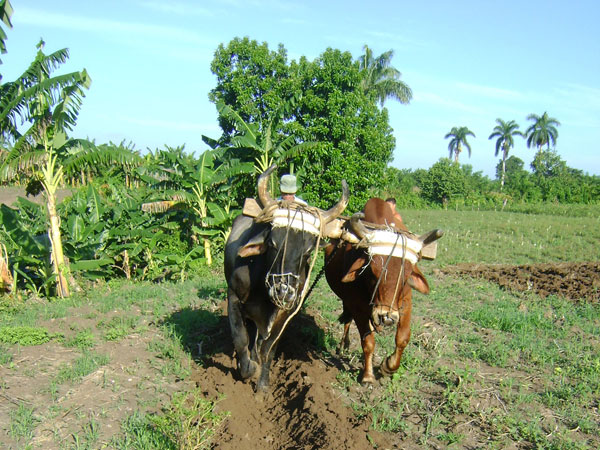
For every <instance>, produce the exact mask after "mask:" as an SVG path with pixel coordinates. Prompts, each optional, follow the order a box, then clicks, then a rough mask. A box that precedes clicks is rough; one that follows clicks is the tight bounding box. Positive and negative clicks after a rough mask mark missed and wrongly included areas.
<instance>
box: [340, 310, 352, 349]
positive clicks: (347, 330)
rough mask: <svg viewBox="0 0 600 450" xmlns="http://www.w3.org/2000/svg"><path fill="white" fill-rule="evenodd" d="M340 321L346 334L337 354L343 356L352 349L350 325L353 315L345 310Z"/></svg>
mask: <svg viewBox="0 0 600 450" xmlns="http://www.w3.org/2000/svg"><path fill="white" fill-rule="evenodd" d="M339 321H340V322H342V323H343V324H344V334H342V339H341V340H340V343H339V344H338V347H337V354H338V355H343V354H344V353H345V352H347V351H348V350H349V349H350V323H351V322H352V315H351V314H350V313H348V312H346V311H345V310H344V312H343V313H342V315H341V316H340V318H339Z"/></svg>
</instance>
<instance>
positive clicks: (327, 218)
mask: <svg viewBox="0 0 600 450" xmlns="http://www.w3.org/2000/svg"><path fill="white" fill-rule="evenodd" d="M349 199H350V190H349V189H348V183H346V180H342V198H341V199H340V201H339V202H337V204H336V205H335V206H333V207H332V208H331V209H328V210H327V211H324V212H323V221H324V222H325V223H326V224H327V223H329V222H331V221H332V220H333V219H335V218H337V217H338V216H339V215H340V214H341V213H342V212H344V209H346V206H348V200H349Z"/></svg>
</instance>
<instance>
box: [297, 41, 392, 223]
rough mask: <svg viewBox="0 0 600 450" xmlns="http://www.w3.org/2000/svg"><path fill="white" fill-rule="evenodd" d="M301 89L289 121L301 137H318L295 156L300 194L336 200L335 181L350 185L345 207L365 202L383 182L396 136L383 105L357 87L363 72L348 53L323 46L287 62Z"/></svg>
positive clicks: (321, 202) (358, 206) (317, 200)
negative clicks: (317, 52) (301, 183)
mask: <svg viewBox="0 0 600 450" xmlns="http://www.w3.org/2000/svg"><path fill="white" fill-rule="evenodd" d="M292 71H293V72H295V73H298V75H299V77H300V88H301V90H302V92H303V93H304V94H303V95H302V97H301V99H300V101H299V105H298V108H297V109H296V113H295V118H296V121H295V123H294V126H296V127H297V134H298V135H300V137H301V139H302V140H303V141H314V142H318V145H317V146H315V147H313V148H310V149H308V150H307V151H304V152H303V153H302V155H301V156H300V157H298V158H297V159H296V163H295V167H297V168H298V173H299V174H300V176H301V178H302V179H303V180H310V182H305V183H304V186H305V189H304V191H303V195H305V198H306V199H307V200H309V201H310V202H311V203H312V204H315V205H316V206H319V207H326V206H327V205H331V204H333V203H335V202H336V201H337V199H338V198H339V195H340V181H341V180H342V179H345V180H346V181H347V182H348V185H349V186H350V191H351V194H352V195H351V199H350V203H349V205H348V210H349V211H356V210H359V209H361V208H362V207H363V206H364V203H365V201H366V200H367V199H368V198H369V197H370V190H371V189H377V188H379V187H381V186H382V182H383V174H384V170H385V167H386V166H387V164H388V163H389V162H390V161H391V158H392V151H393V149H394V146H395V139H394V136H393V135H392V129H391V127H390V126H389V119H388V114H387V110H386V109H385V108H384V109H383V110H380V109H379V108H378V106H377V104H376V103H375V101H374V99H372V98H369V97H367V96H366V95H365V94H364V92H362V90H361V89H356V86H357V85H359V83H360V81H361V79H362V75H361V73H360V71H359V69H358V67H357V65H356V64H355V63H354V62H353V60H352V55H351V54H350V53H348V52H342V51H340V50H336V49H331V48H330V49H327V50H326V51H325V52H323V53H322V54H321V55H320V56H319V57H318V58H317V59H316V60H315V61H312V62H309V61H307V60H306V59H301V60H300V61H299V63H298V64H297V65H295V64H292Z"/></svg>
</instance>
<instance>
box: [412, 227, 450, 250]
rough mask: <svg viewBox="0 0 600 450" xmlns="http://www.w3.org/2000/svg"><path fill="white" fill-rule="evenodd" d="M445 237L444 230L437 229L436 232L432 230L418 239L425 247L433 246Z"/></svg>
mask: <svg viewBox="0 0 600 450" xmlns="http://www.w3.org/2000/svg"><path fill="white" fill-rule="evenodd" d="M443 235H444V232H443V231H442V230H439V229H435V230H431V231H430V232H428V233H425V234H423V235H421V236H419V238H418V239H419V240H420V241H421V242H422V243H423V246H425V245H427V244H431V243H432V242H434V241H437V240H438V239H439V238H441V237H442V236H443Z"/></svg>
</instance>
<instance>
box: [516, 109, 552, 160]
mask: <svg viewBox="0 0 600 450" xmlns="http://www.w3.org/2000/svg"><path fill="white" fill-rule="evenodd" d="M527 120H532V121H533V124H532V125H531V126H530V127H529V128H527V131H525V134H526V135H527V147H528V148H531V147H533V146H536V147H537V148H538V153H540V152H541V151H542V147H543V146H544V145H547V148H548V150H550V142H552V146H553V147H554V146H555V145H556V139H557V138H558V130H557V129H556V127H558V126H559V125H560V122H559V121H558V120H556V119H555V118H553V117H549V116H548V113H547V112H544V114H542V115H541V116H538V115H537V114H529V115H528V116H527Z"/></svg>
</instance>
